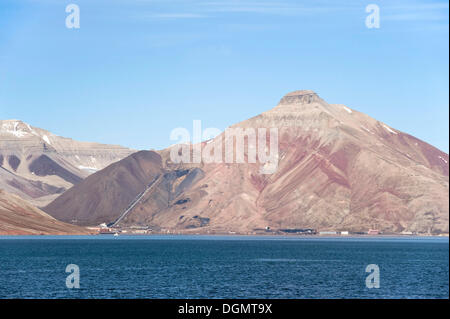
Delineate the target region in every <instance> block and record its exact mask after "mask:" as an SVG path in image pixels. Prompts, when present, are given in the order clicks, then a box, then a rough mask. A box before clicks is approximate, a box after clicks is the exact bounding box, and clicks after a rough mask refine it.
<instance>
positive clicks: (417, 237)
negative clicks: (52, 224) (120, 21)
mask: <svg viewBox="0 0 450 319" xmlns="http://www.w3.org/2000/svg"><path fill="white" fill-rule="evenodd" d="M18 237H22V238H23V237H26V238H49V237H52V238H58V237H59V238H67V237H70V238H86V237H89V238H93V239H94V238H99V239H100V238H105V239H106V238H115V239H117V238H120V237H122V238H124V237H125V238H152V237H153V238H155V237H162V238H163V237H166V238H174V237H192V238H202V237H203V238H208V237H210V238H214V237H216V238H219V237H228V238H255V239H258V238H262V239H264V238H291V239H321V238H322V239H389V238H404V239H419V238H449V235H448V234H443V235H401V234H381V235H343V236H342V235H292V234H285V235H284V234H166V233H161V234H158V233H154V234H121V235H119V236H114V235H113V234H66V235H64V234H55V235H52V234H46V235H36V234H31V235H30V234H15V235H2V234H0V239H8V238H10V239H14V238H18Z"/></svg>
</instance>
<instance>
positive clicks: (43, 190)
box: [0, 120, 134, 206]
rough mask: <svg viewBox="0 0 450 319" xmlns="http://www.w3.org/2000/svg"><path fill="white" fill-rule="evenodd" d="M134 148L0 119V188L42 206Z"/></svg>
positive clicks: (128, 153) (131, 151)
mask: <svg viewBox="0 0 450 319" xmlns="http://www.w3.org/2000/svg"><path fill="white" fill-rule="evenodd" d="M133 152H134V150H131V149H127V148H124V147H121V146H116V145H104V144H98V143H90V142H78V141H74V140H72V139H69V138H64V137H60V136H57V135H55V134H52V133H50V132H48V131H46V130H43V129H40V128H37V127H33V126H30V125H29V124H27V123H24V122H22V121H18V120H1V121H0V189H4V190H6V191H7V192H9V193H13V194H16V195H19V196H20V197H21V198H23V199H25V200H28V201H30V202H31V203H33V204H35V205H38V206H44V205H46V204H48V203H49V202H51V201H52V200H53V199H54V198H56V197H57V196H59V195H60V194H62V193H63V192H64V191H65V190H67V189H69V188H70V187H72V186H73V185H75V184H77V183H79V182H80V181H81V180H83V179H84V178H85V177H87V176H88V175H90V174H92V173H93V172H95V171H97V170H101V169H103V168H105V167H106V166H108V165H109V164H111V163H113V162H115V161H118V160H120V159H122V158H124V157H126V156H128V155H130V154H131V153H133Z"/></svg>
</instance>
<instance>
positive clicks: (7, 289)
mask: <svg viewBox="0 0 450 319" xmlns="http://www.w3.org/2000/svg"><path fill="white" fill-rule="evenodd" d="M68 264H76V265H78V266H79V269H80V289H68V288H67V287H66V277H67V276H68V275H69V274H68V273H66V272H65V270H66V266H67V265H68ZM369 264H376V265H378V266H379V269H380V288H372V289H369V288H367V287H366V277H367V276H368V275H369V273H366V266H367V265H369ZM448 297H449V241H448V238H312V237H306V238H305V237H303V238H293V237H239V236H232V237H231V236H230V237H220V236H135V237H132V236H129V237H126V236H120V237H115V238H114V237H112V236H111V237H110V236H108V235H105V236H85V237H52V236H39V237H0V298H448Z"/></svg>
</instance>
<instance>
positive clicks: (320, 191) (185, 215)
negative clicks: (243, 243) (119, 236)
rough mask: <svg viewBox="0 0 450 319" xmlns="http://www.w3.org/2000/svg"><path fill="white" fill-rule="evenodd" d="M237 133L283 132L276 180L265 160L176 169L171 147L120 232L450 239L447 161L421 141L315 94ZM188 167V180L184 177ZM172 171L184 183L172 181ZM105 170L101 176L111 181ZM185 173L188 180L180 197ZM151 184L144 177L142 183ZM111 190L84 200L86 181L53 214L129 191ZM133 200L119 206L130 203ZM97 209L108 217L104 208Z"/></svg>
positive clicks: (298, 96) (289, 100)
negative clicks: (142, 228)
mask: <svg viewBox="0 0 450 319" xmlns="http://www.w3.org/2000/svg"><path fill="white" fill-rule="evenodd" d="M233 127H241V128H273V127H275V128H278V130H279V157H278V158H279V163H278V169H277V170H276V172H275V173H274V174H266V175H264V174H261V173H260V167H261V163H259V162H257V163H254V164H248V163H247V164H227V163H219V164H196V165H195V164H173V163H171V161H170V160H169V158H168V154H169V151H170V150H169V149H168V150H164V151H161V152H160V154H161V156H162V158H163V159H164V160H163V161H162V164H161V165H162V166H164V167H163V168H162V169H163V172H164V174H166V175H164V176H165V177H164V180H160V181H159V182H158V185H157V186H155V187H154V188H152V190H151V191H149V192H147V193H145V194H144V196H142V198H140V200H139V201H138V202H137V203H136V205H134V206H133V208H132V210H131V211H130V212H129V213H128V214H127V215H126V216H125V217H124V218H123V219H122V220H121V221H120V225H122V226H130V225H148V226H150V227H152V228H154V229H169V230H175V231H195V232H203V233H206V232H228V231H234V232H241V233H247V232H252V231H254V230H255V229H264V228H266V227H267V226H269V227H270V228H271V229H275V230H276V229H296V228H315V229H318V230H352V231H367V230H368V229H369V228H373V227H375V228H378V229H381V230H383V231H386V232H401V231H404V230H406V231H415V232H419V233H428V232H431V233H441V232H448V227H449V221H448V216H449V193H448V191H449V188H448V185H449V184H448V181H449V180H448V176H449V168H448V154H446V153H444V152H441V151H439V150H438V149H436V148H434V147H433V146H431V145H429V144H427V143H425V142H423V141H421V140H419V139H417V138H415V137H413V136H410V135H408V134H405V133H403V132H400V131H398V130H395V129H393V128H391V127H389V126H387V125H386V124H384V123H382V122H379V121H377V120H375V119H373V118H371V117H369V116H367V115H365V114H362V113H360V112H357V111H355V110H352V109H350V108H348V107H346V106H343V105H336V104H328V103H327V102H325V101H324V100H322V99H321V98H320V97H319V96H318V95H317V94H315V93H314V92H312V91H296V92H292V93H290V94H287V95H286V96H285V97H283V99H282V100H281V101H280V103H279V105H277V106H276V107H275V108H273V109H272V110H269V111H267V112H264V113H262V114H261V115H258V116H256V117H254V118H251V119H249V120H247V121H244V122H241V123H239V124H236V125H234V126H233ZM222 137H223V135H220V136H219V137H217V138H216V140H217V139H219V138H222ZM204 144H206V143H204ZM247 155H248V154H246V156H247ZM117 165H119V166H120V165H123V163H122V162H119V163H117ZM140 165H143V163H141V164H140ZM183 170H188V173H186V174H184V175H181V174H179V172H182V171H183ZM171 172H172V174H173V172H178V175H180V176H178V175H177V173H175V177H173V178H166V177H167V176H169V175H167V174H169V173H171ZM100 173H101V172H99V173H97V174H95V175H98V176H96V177H95V178H100V179H102V180H103V179H104V180H105V181H106V180H108V178H109V177H107V176H103V177H102V176H100ZM193 175H195V178H192V176H193ZM187 176H191V178H190V179H189V180H190V182H189V183H186V185H185V187H183V188H182V189H178V190H176V187H177V186H178V185H180V184H181V183H183V181H184V179H186V178H187ZM152 178H153V175H152V176H148V177H146V179H145V180H143V181H142V182H141V183H142V185H143V184H145V183H146V182H147V183H150V182H151V180H152ZM163 181H164V183H163ZM110 182H111V180H110ZM113 183H114V185H115V188H114V194H116V196H111V195H110V192H109V191H108V190H106V189H105V190H104V192H103V193H102V194H101V195H100V194H99V192H97V193H92V192H87V193H86V192H82V191H81V190H82V189H85V188H89V187H91V183H90V180H89V179H86V180H85V181H83V182H81V183H80V184H79V188H78V190H79V191H77V192H75V191H73V192H71V193H66V194H70V196H69V195H66V194H64V195H62V196H61V197H60V198H58V199H57V200H56V201H55V202H54V203H52V204H51V205H50V206H49V207H47V208H46V211H48V212H49V213H50V214H52V215H53V216H60V215H59V214H65V215H66V216H71V215H73V214H76V211H75V210H73V208H72V207H74V205H75V204H74V203H76V202H80V201H81V202H91V201H92V198H93V197H95V196H101V197H107V198H108V199H110V200H113V201H114V200H115V198H116V197H118V196H120V195H119V194H121V193H122V192H128V191H129V190H128V189H129V187H128V186H127V184H126V183H122V182H121V181H120V180H119V179H118V178H117V177H114V178H113ZM74 189H75V188H74ZM140 191H142V187H141V188H139V189H137V188H136V189H133V190H132V193H133V194H131V193H130V194H129V195H128V196H127V199H128V198H134V196H136V195H137V194H139V192H140ZM84 196H87V197H84ZM125 201H126V200H124V201H123V202H122V203H121V204H120V206H121V207H126V206H127V205H126V204H125ZM109 206H111V207H115V206H116V205H115V204H114V202H113V203H111V204H109ZM108 208H110V207H108ZM90 212H91V213H89V214H92V213H93V212H94V215H93V216H98V215H104V214H106V215H104V216H107V215H108V214H109V213H108V212H107V211H106V210H102V209H96V210H93V209H91V210H90ZM111 217H112V216H111ZM109 221H113V218H111V219H110V220H109ZM97 222H98V219H94V218H92V219H89V218H87V219H86V220H85V223H86V224H95V223H97Z"/></svg>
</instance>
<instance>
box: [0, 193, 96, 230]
mask: <svg viewBox="0 0 450 319" xmlns="http://www.w3.org/2000/svg"><path fill="white" fill-rule="evenodd" d="M82 234H89V232H88V231H87V230H86V229H83V228H80V227H77V226H73V225H70V224H66V223H63V222H60V221H58V220H56V219H54V218H53V217H51V216H49V215H47V214H46V213H44V212H43V211H41V210H39V209H37V208H35V207H33V206H32V205H31V204H29V203H27V202H26V201H24V200H23V199H21V198H19V197H18V196H15V195H11V194H7V193H5V192H4V191H2V190H0V235H82Z"/></svg>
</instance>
